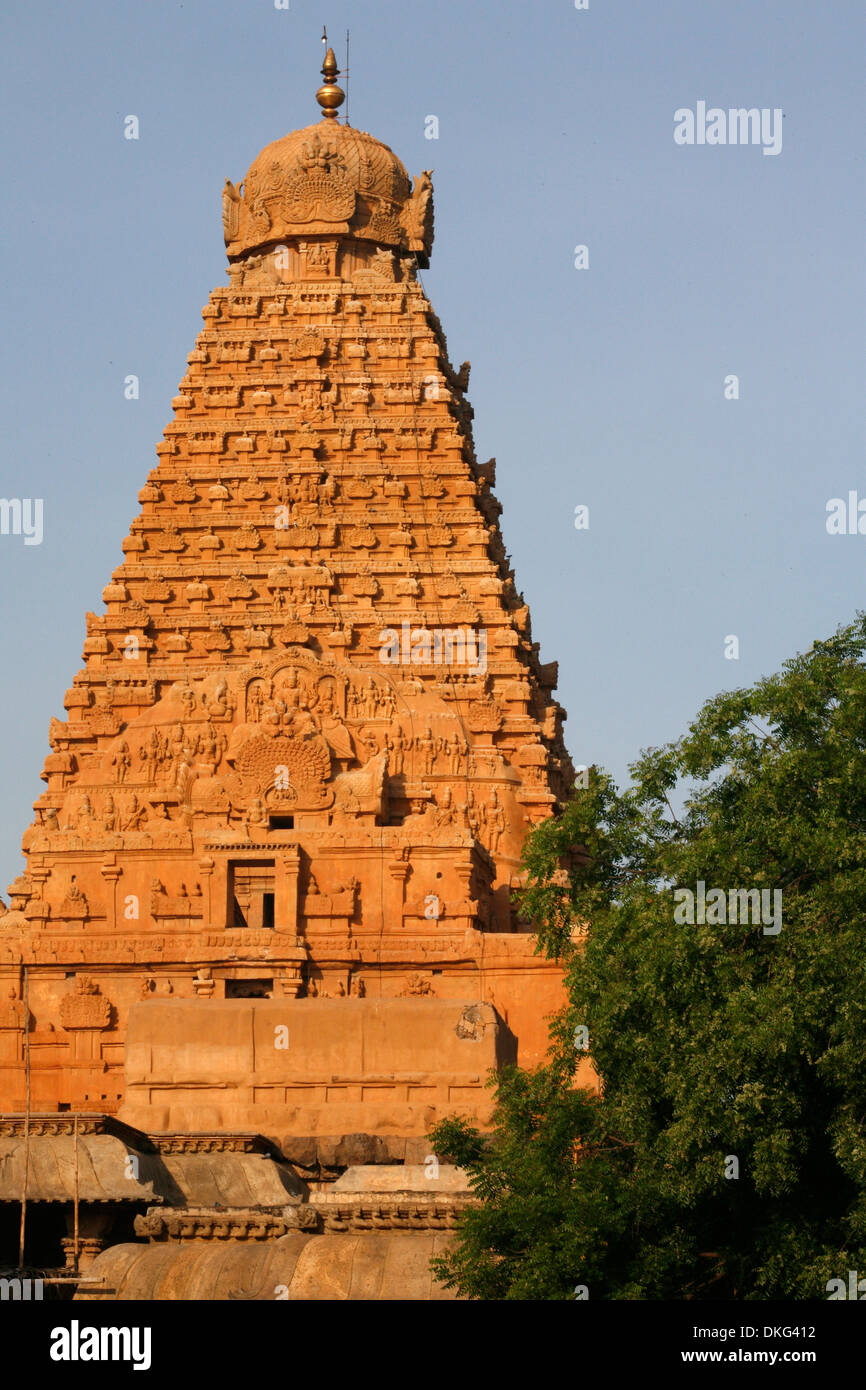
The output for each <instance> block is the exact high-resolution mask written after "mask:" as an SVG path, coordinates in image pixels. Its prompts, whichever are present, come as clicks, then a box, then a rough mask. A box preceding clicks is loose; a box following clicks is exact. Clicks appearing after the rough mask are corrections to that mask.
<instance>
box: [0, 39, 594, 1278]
mask: <svg viewBox="0 0 866 1390" xmlns="http://www.w3.org/2000/svg"><path fill="white" fill-rule="evenodd" d="M323 74H324V78H325V81H324V85H323V86H322V88H321V89H320V91H319V93H318V101H319V104H320V106H321V107H322V108H323V111H324V115H323V116H322V117H321V119H319V120H318V122H317V123H316V124H314V125H311V126H308V127H307V128H306V129H303V130H299V131H294V132H292V133H291V134H289V135H286V136H284V137H283V138H282V139H280V140H277V141H275V142H274V143H273V144H270V145H268V146H267V147H266V148H265V149H264V150H263V151H262V153H261V154H260V155H259V156H258V158H257V159H255V160H254V162H253V163H252V165H251V166H250V169H249V171H248V173H247V175H246V178H245V179H244V180H243V182H242V183H240V184H239V185H237V186H235V185H234V184H233V183H232V182H231V181H229V180H226V183H225V187H224V190H223V195H222V202H223V208H222V216H223V228H224V233H225V241H226V245H227V248H228V261H229V269H228V280H229V283H228V286H227V287H221V288H218V289H215V290H214V291H213V293H212V294H211V296H210V300H209V303H208V304H207V305H206V306H205V308H204V310H203V319H204V327H203V329H202V330H201V332H200V333H199V335H198V338H197V339H196V340H195V345H194V347H193V350H192V351H191V352H190V354H189V357H188V359H187V360H188V364H189V365H188V369H187V371H186V373H185V375H184V377H183V380H182V381H181V383H180V386H179V388H178V393H177V395H176V396H175V397H174V400H173V401H172V407H173V417H172V419H171V420H170V422H169V424H168V425H167V426H166V429H165V433H164V437H163V439H162V441H161V442H160V443H159V444H157V446H156V453H157V461H156V466H155V467H154V468H153V469H152V471H151V472H150V473H149V475H148V476H147V478H146V480H145V481H144V486H143V487H142V489H141V492H140V493H139V498H140V503H141V510H140V512H139V514H138V516H137V517H136V518H135V520H134V521H133V522H132V525H131V527H130V530H129V534H128V536H127V537H126V539H125V540H124V541H123V544H122V548H123V552H124V557H123V562H122V563H121V564H120V565H119V566H118V568H117V569H115V571H114V573H113V575H112V576H111V580H110V582H109V583H108V585H107V587H106V588H105V589H104V590H103V594H102V597H103V601H104V612H103V613H101V614H99V615H97V614H94V613H88V614H87V620H86V622H87V628H86V640H85V642H84V653H83V666H82V669H81V670H80V671H79V672H78V673H77V674H76V675H74V676H73V678H72V680H71V683H70V685H69V689H68V690H67V691H66V694H65V696H64V699H63V704H64V706H65V710H66V714H65V718H63V719H60V718H55V719H53V720H52V722H51V727H50V731H49V739H50V748H51V751H50V753H49V754H48V756H47V758H46V760H45V766H44V769H43V772H42V779H43V781H44V783H45V788H44V791H43V792H42V794H41V795H40V796H39V799H38V800H37V801H36V803H35V808H34V809H35V818H34V820H33V823H32V824H31V826H30V827H29V829H28V830H27V831H26V833H25V835H24V840H23V848H24V852H25V855H26V868H25V870H24V872H22V873H21V875H20V876H19V877H18V878H17V879H16V880H15V882H14V883H12V884H11V886H10V888H9V892H8V905H4V908H3V910H2V914H0V1112H2V1114H0V1222H2V1224H0V1237H2V1244H0V1263H3V1264H4V1265H5V1266H6V1267H7V1268H8V1267H10V1266H15V1267H20V1268H26V1269H29V1270H32V1271H35V1272H37V1273H42V1274H44V1275H45V1276H46V1278H49V1277H51V1276H52V1275H53V1276H56V1288H57V1289H58V1290H66V1291H67V1293H66V1296H69V1291H70V1290H72V1291H74V1293H75V1297H77V1298H79V1299H82V1298H118V1299H122V1298H150V1299H188V1298H217V1299H228V1298H257V1299H271V1298H274V1297H288V1298H291V1299H317V1298H352V1299H404V1298H442V1297H446V1296H448V1295H446V1293H445V1291H444V1290H443V1289H441V1288H440V1287H439V1286H438V1285H437V1284H436V1282H435V1281H434V1279H433V1278H432V1276H431V1273H430V1269H429V1260H430V1256H431V1255H432V1254H435V1253H436V1252H437V1251H438V1250H440V1249H442V1247H443V1243H446V1242H448V1240H449V1239H451V1237H450V1236H449V1230H450V1228H452V1227H453V1225H454V1221H455V1217H456V1215H457V1213H459V1211H460V1210H461V1209H462V1207H463V1206H464V1205H465V1204H466V1203H467V1201H469V1200H471V1196H470V1193H469V1191H468V1188H467V1184H466V1180H465V1177H464V1175H463V1174H462V1173H461V1172H460V1171H459V1170H456V1169H454V1168H451V1167H448V1166H447V1165H446V1164H444V1163H442V1164H440V1163H439V1162H438V1159H437V1158H436V1156H435V1155H432V1154H431V1153H430V1151H429V1150H430V1142H429V1140H428V1139H427V1137H426V1136H427V1135H428V1133H429V1130H430V1128H431V1126H432V1125H433V1124H434V1123H435V1122H436V1121H438V1120H440V1119H441V1118H443V1117H445V1116H447V1115H464V1116H467V1117H470V1118H471V1119H473V1120H475V1121H476V1122H479V1123H481V1124H482V1125H483V1124H484V1123H486V1122H487V1121H488V1119H489V1115H490V1107H491V1092H490V1090H489V1088H488V1087H487V1086H486V1085H485V1083H486V1081H487V1078H488V1076H489V1073H490V1071H491V1069H493V1068H497V1067H500V1066H501V1065H503V1063H505V1062H507V1061H509V1060H512V1059H515V1058H516V1059H517V1060H518V1061H519V1062H520V1063H522V1064H524V1065H532V1064H534V1063H536V1062H539V1061H540V1060H541V1059H542V1057H543V1055H544V1052H545V1049H546V1044H547V1023H546V1017H547V1016H548V1015H549V1014H550V1013H551V1012H552V1011H553V1010H554V1009H555V1008H556V1007H558V1005H559V1004H560V1002H561V999H562V997H563V996H562V987H561V977H560V972H559V970H558V969H557V968H556V966H555V965H554V964H553V963H551V962H550V961H547V960H546V959H544V958H543V957H541V956H539V955H536V954H535V953H534V944H535V938H534V936H533V934H532V931H531V927H530V924H529V923H527V922H525V921H522V920H521V919H520V918H519V916H518V913H517V911H516V908H515V906H514V901H513V890H514V889H515V888H516V887H519V885H520V882H521V868H520V864H521V851H522V847H523V844H524V841H525V838H526V836H527V833H528V832H529V831H530V829H531V828H532V827H533V826H534V825H536V824H538V823H539V822H540V821H541V820H543V819H544V818H545V817H548V816H550V815H552V814H554V813H555V812H556V810H557V807H558V805H559V804H561V802H562V801H563V799H564V798H565V797H566V796H567V795H568V792H569V789H570V786H571V783H572V780H573V772H572V768H571V764H570V762H569V758H568V754H567V753H566V750H565V746H564V743H563V739H562V732H561V728H562V720H563V718H564V715H563V712H562V710H561V708H560V706H559V705H558V704H557V702H556V700H555V698H554V696H553V693H552V691H553V689H554V687H555V685H556V663H555V662H548V663H544V662H542V661H541V659H540V656H539V650H538V644H537V643H534V642H533V640H532V633H531V628H530V618H529V612H528V609H527V606H526V604H525V602H524V600H523V598H522V596H521V594H520V592H519V590H518V588H517V586H516V584H515V581H514V576H513V574H512V571H511V569H510V567H509V560H508V557H507V555H506V552H505V547H504V543H503V540H502V536H501V534H500V530H499V521H498V518H499V513H500V510H501V508H500V506H499V503H498V502H497V501H496V498H495V496H494V493H493V484H494V463H493V460H490V461H488V462H479V461H478V459H477V458H476V455H475V450H474V446H473V438H472V424H471V422H472V408H471V406H470V404H469V402H468V399H467V395H466V391H467V384H468V377H469V364H468V363H464V364H463V365H462V366H461V367H460V368H459V369H455V368H454V367H453V366H452V364H451V362H450V361H449V358H448V351H447V347H446V342H445V336H444V334H443V331H442V327H441V325H440V323H439V320H438V319H437V317H436V314H435V313H434V311H433V309H432V308H431V305H430V302H429V300H428V299H427V296H426V294H425V292H424V289H423V287H422V284H421V282H420V281H419V279H418V269H419V267H420V268H422V269H423V268H424V267H426V266H427V264H428V258H429V255H430V251H431V244H432V241H433V194H432V184H431V177H430V174H429V173H422V174H420V175H419V176H418V177H417V178H416V179H415V180H414V182H413V181H411V180H410V178H409V177H408V175H407V173H406V170H405V169H404V167H403V165H402V164H401V163H400V160H399V159H398V158H397V157H396V155H394V154H393V153H392V151H391V150H390V149H389V148H388V146H387V145H384V144H382V143H381V142H380V141H379V140H376V139H374V138H373V136H371V135H366V134H364V133H363V132H361V131H359V130H356V129H354V128H352V127H351V126H349V125H347V124H346V123H345V122H344V121H342V120H341V119H340V117H339V114H338V108H339V106H340V104H341V102H342V92H341V91H340V88H339V87H338V86H337V85H336V80H335V79H336V78H337V77H338V75H339V74H338V70H337V66H336V62H335V61H334V57H333V53H332V52H330V51H329V53H328V56H327V58H326V60H325V66H324V68H323ZM58 693H59V692H58ZM22 1206H23V1208H24V1213H23V1214H24V1221H23V1223H22V1221H21V1217H22ZM63 1280H65V1281H66V1282H63ZM275 1290H284V1291H285V1292H284V1293H280V1292H275Z"/></svg>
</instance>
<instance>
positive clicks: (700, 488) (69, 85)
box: [0, 0, 866, 889]
mask: <svg viewBox="0 0 866 1390" xmlns="http://www.w3.org/2000/svg"><path fill="white" fill-rule="evenodd" d="M323 22H326V23H327V24H328V29H329V34H330V36H331V38H332V39H333V40H335V41H338V42H336V47H337V51H338V56H341V53H342V41H343V35H344V33H345V29H346V27H347V25H348V26H350V27H351V31H352V78H351V87H350V118H351V120H352V123H353V124H354V125H358V126H360V127H362V128H363V129H365V130H369V131H371V132H372V133H373V134H375V135H377V136H378V137H379V138H380V139H383V140H385V141H386V142H387V143H388V144H390V145H391V146H392V147H393V148H394V150H395V151H396V152H397V153H398V154H399V156H400V157H401V159H402V160H403V162H404V164H405V165H406V166H407V168H408V170H409V172H410V174H412V175H414V174H417V173H418V172H419V171H420V170H421V169H422V168H430V167H432V168H433V170H434V186H435V192H436V242H435V245H434V250H433V258H432V263H431V268H430V270H429V271H427V272H426V273H425V275H424V281H425V285H426V288H427V291H428V293H429V294H430V296H431V299H432V301H433V304H434V307H435V308H436V310H437V312H438V313H439V315H440V317H441V319H442V322H443V324H444V326H445V330H446V333H447V335H448V342H449V349H450V355H451V358H452V361H453V362H454V363H455V365H456V364H459V363H460V362H461V361H462V360H463V359H464V358H467V357H468V358H470V359H471V361H472V380H471V384H470V397H471V400H472V403H473V405H474V407H475V415H476V418H475V426H476V444H477V448H478V453H479V457H480V458H482V459H483V458H486V457H488V456H490V455H491V454H494V455H496V457H497V459H498V484H497V491H498V495H499V497H500V499H501V500H502V502H503V504H504V514H503V518H502V525H503V531H504V535H505V540H506V545H507V546H508V548H509V549H510V552H511V554H512V556H513V560H514V564H515V568H516V572H517V580H518V585H519V587H522V588H523V591H524V593H525V595H526V597H527V599H528V600H529V602H530V604H531V606H532V612H533V630H534V634H535V636H536V638H538V639H540V641H541V646H542V659H544V660H551V659H554V658H556V659H558V660H559V663H560V690H559V698H560V699H561V700H562V702H563V703H564V705H565V706H566V708H567V710H568V713H569V720H568V724H567V725H566V733H567V737H568V742H569V747H570V749H571V752H572V754H573V756H574V758H575V760H576V761H578V762H598V763H601V764H603V765H604V766H606V767H608V768H609V769H610V770H612V771H613V773H614V774H615V775H616V776H617V777H618V778H619V779H620V780H626V778H627V771H626V769H627V765H628V763H629V762H630V761H632V760H633V759H634V758H635V757H636V756H637V754H638V752H639V751H640V749H641V748H643V747H646V746H648V745H651V744H652V745H655V744H659V743H662V742H664V741H666V740H667V739H669V738H672V737H675V736H676V735H677V734H678V733H680V732H681V731H682V730H683V729H684V728H685V726H686V724H687V722H688V720H689V719H690V718H691V716H692V715H693V714H694V713H695V712H696V711H697V709H698V707H699V706H700V704H701V703H702V702H703V701H704V700H705V699H706V698H708V697H709V696H712V695H714V694H715V693H716V692H718V691H719V690H721V689H723V688H727V687H731V686H735V685H742V684H746V683H748V682H751V681H753V680H754V679H756V678H757V677H758V676H760V675H761V674H764V673H769V672H770V671H772V670H774V669H776V668H777V667H778V666H779V664H780V663H781V661H782V660H784V658H785V657H786V656H788V655H790V654H792V653H793V652H795V651H797V650H802V649H803V648H805V647H807V646H808V645H809V644H810V643H811V642H812V641H813V640H814V638H816V637H819V636H825V635H827V634H828V633H829V632H830V631H832V630H833V629H834V628H835V627H836V625H837V624H838V623H839V622H840V621H843V620H846V619H848V618H850V617H851V616H852V615H853V613H854V611H855V610H856V609H857V608H858V607H859V606H866V605H864V589H866V586H864V573H866V566H864V557H866V536H841V537H840V536H835V537H833V536H829V535H828V534H827V531H826V527H825V506H826V503H827V500H828V499H829V498H831V497H835V496H847V493H848V491H849V490H850V489H859V491H860V494H861V495H862V496H863V497H864V498H866V470H864V467H863V404H862V402H863V375H864V356H866V354H864V335H863V324H864V308H866V304H864V300H866V295H864V257H863V213H864V192H863V190H864V167H863V164H864V160H863V149H864V129H866V121H864V114H866V112H864V104H866V103H864V96H863V90H864V82H863V76H864V73H863V52H864V44H863V40H864V9H863V6H862V4H861V3H859V0H830V2H829V3H827V4H824V5H816V4H814V3H810V4H805V3H803V2H802V0H761V3H760V4H756V3H754V0H728V3H726V4H724V5H711V4H708V3H701V0H698V2H697V3H696V0H665V2H664V3H663V4H648V3H646V0H640V3H638V2H637V0H631V2H630V3H615V2H614V0H590V8H589V10H588V11H586V12H580V11H577V10H575V8H574V5H573V0H556V3H552V2H551V0H544V2H543V3H537V2H536V3H532V4H530V3H527V2H526V0H524V2H523V3H512V4H508V3H503V4H494V3H491V0H480V3H474V4H473V3H460V4H458V3H455V0H435V3H430V4H420V3H418V0H411V2H410V0H407V3H404V4H398V3H395V2H394V0H376V3H357V4H352V3H345V4H344V3H336V0H330V3H328V5H327V8H324V9H323V7H322V6H321V5H320V4H315V5H314V4H311V3H307V2H306V0H291V8H290V9H289V10H287V11H286V10H277V9H276V8H275V7H274V4H273V0H244V3H236V4H228V3H225V0H184V3H183V4H169V3H166V0H147V3H137V4H131V3H127V2H126V0H110V3H107V2H105V3H102V2H101V0H85V3H83V4H79V5H69V4H60V3H56V0H43V3H39V4H33V3H31V2H30V0H28V2H27V3H24V0H6V4H5V6H4V13H3V16H2V21H0V54H2V59H0V61H2V65H3V82H2V92H0V117H2V138H3V148H4V155H5V159H4V195H5V196H4V198H3V202H2V222H3V227H2V233H3V235H2V244H3V269H4V272H5V273H4V275H3V287H2V311H3V318H2V322H3V334H2V372H0V392H2V411H3V430H2V446H0V447H2V455H0V457H2V463H0V496H3V497H7V498H11V497H41V498H43V499H44V507H45V520H44V526H45V534H44V540H43V543H42V545H40V546H30V547H27V546H24V544H23V539H22V538H21V537H20V536H19V537H15V536H0V585H2V602H3V629H2V632H3V648H2V651H3V659H2V667H0V728H2V730H3V731H4V737H3V739H2V742H0V889H2V888H4V887H5V885H6V883H8V882H9V880H10V879H11V878H12V877H13V876H14V875H15V874H16V873H17V872H19V870H20V867H21V862H22V861H21V859H20V853H19V843H20V836H21V833H22V831H23V830H24V828H25V827H26V825H27V824H28V823H29V821H30V819H31V810H30V806H31V803H32V801H33V800H34V798H35V797H36V796H37V795H38V794H39V793H40V791H41V790H42V788H43V784H42V783H41V782H40V781H39V772H40V771H41V767H42V763H43V759H44V756H45V753H46V752H47V748H48V745H47V733H48V724H49V720H50V718H51V716H52V715H57V716H59V717H63V708H62V697H63V692H64V691H65V690H66V688H67V687H68V686H69V685H70V684H71V683H72V678H73V676H74V675H75V673H76V671H77V670H78V669H79V668H80V666H81V660H80V657H81V647H82V642H83V639H84V614H85V611H86V610H88V609H91V610H93V611H96V612H101V611H102V605H101V597H100V595H101V591H102V588H103V586H104V585H105V584H106V583H107V581H108V579H109V577H110V574H111V571H112V569H113V568H114V567H115V566H116V565H117V564H119V563H120V562H121V560H122V552H121V549H120V544H121V541H122V539H123V537H124V536H125V535H126V532H127V528H128V525H129V522H130V520H131V519H132V517H133V516H134V515H135V514H136V512H137V510H138V504H137V499H136V494H137V491H138V489H139V488H140V487H141V485H142V483H143V481H144V478H145V475H146V474H147V471H148V469H149V468H150V467H151V466H152V465H153V464H154V462H155V454H154V445H155V443H156V441H157V440H158V439H159V438H160V436H161V432H162V429H163V426H164V425H165V423H166V422H167V420H168V419H169V418H170V416H171V407H170V401H171V397H172V395H173V394H174V392H175V389H176V385H177V382H178V381H179V380H180V378H181V377H182V376H183V374H184V371H185V367H186V356H187V353H188V352H189V351H190V350H191V348H192V346H193V342H194V339H195V336H196V334H197V332H198V331H199V328H200V327H201V319H200V309H201V306H202V305H203V304H204V303H205V302H206V300H207V296H208V294H209V291H210V290H211V288H212V287H213V286H214V285H218V284H225V283H227V281H226V277H225V256H224V248H223V241H222V227H221V218H220V190H221V187H222V183H223V180H224V178H225V177H226V176H230V177H231V178H232V179H233V180H234V181H235V182H237V181H238V180H239V179H240V178H242V177H243V175H244V173H245V171H246V169H247V167H248V165H249V164H250V163H251V162H252V160H253V158H254V157H255V156H256V154H257V153H258V152H259V150H260V149H261V148H262V146H263V145H265V144H266V143H267V142H268V141H270V140H273V139H275V138H277V137H279V136H280V135H282V134H284V133H285V132H286V131H287V130H290V129H293V128H296V127H298V126H302V125H306V124H309V123H310V122H312V121H313V120H315V119H317V115H318V110H317V108H316V105H315V102H314V99H313V94H314V91H315V88H316V86H317V85H318V82H319V76H318V68H319V67H320V65H321V57H322V46H321V43H320V41H319V40H320V35H321V30H322V24H323ZM698 101H706V102H707V103H708V105H710V106H713V105H716V106H719V107H722V108H725V109H727V108H729V107H739V106H746V107H753V106H754V107H758V108H776V107H780V108H781V109H782V110H783V111H784V114H785V119H784V124H783V130H784V140H783V149H782V152H781V154H780V155H779V156H778V157H775V158H772V157H766V156H764V155H763V154H762V152H761V150H760V149H759V148H757V147H739V146H733V147H730V146H729V147H709V146H704V147H680V146H678V145H676V144H675V143H674V140H673V128H674V112H675V111H676V110H677V109H678V108H680V107H690V108H692V109H694V108H695V107H696V104H697V102H698ZM129 114H135V115H137V116H138V117H139V120H140V123H141V138H140V140H138V141H137V142H135V141H127V140H125V139H124V138H123V119H124V117H125V116H126V115H129ZM431 114H432V115H436V116H438V118H439V139H438V140H435V141H434V140H427V139H425V136H424V129H425V117H426V116H428V115H431ZM578 244H586V245H587V246H588V247H589V269H588V270H583V271H578V270H576V269H575V268H574V264H573V260H574V247H575V246H576V245H578ZM127 373H135V374H137V375H138V376H139V377H140V379H141V398H140V399H139V400H138V401H135V402H130V401H126V400H125V399H124V396H123V380H124V377H125V376H126V374H127ZM729 373H735V374H737V375H738V376H739V379H740V399H739V400H738V401H735V402H734V401H726V400H725V399H724V395H723V382H724V378H725V376H726V375H727V374H729ZM580 503H584V504H587V505H588V506H589V507H590V529H589V530H588V531H586V532H578V531H576V530H575V529H574V525H573V518H574V508H575V506H576V505H578V504H580ZM728 634H736V635H737V636H738V638H739V642H740V659H739V660H738V661H729V660H726V659H725V657H724V650H723V644H724V639H725V637H726V636H727V635H728Z"/></svg>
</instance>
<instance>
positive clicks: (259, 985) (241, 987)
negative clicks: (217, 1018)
mask: <svg viewBox="0 0 866 1390" xmlns="http://www.w3.org/2000/svg"><path fill="white" fill-rule="evenodd" d="M273 992H274V982H273V980H272V979H271V980H226V999H270V998H271V996H272V995H273Z"/></svg>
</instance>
